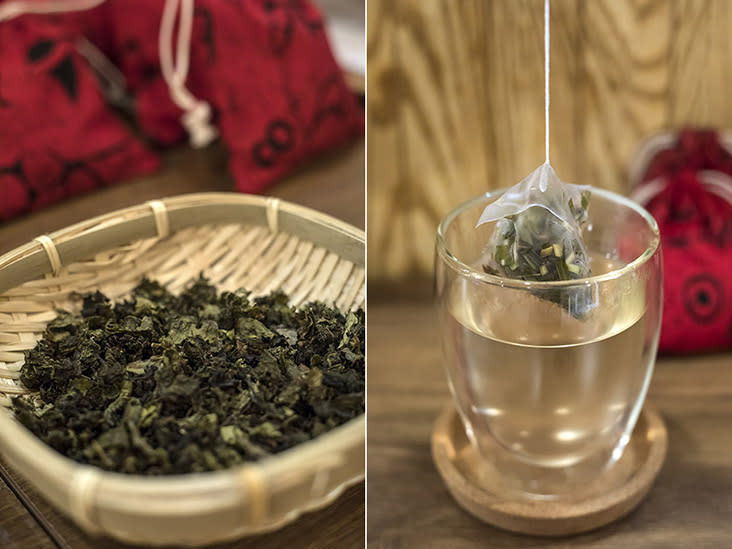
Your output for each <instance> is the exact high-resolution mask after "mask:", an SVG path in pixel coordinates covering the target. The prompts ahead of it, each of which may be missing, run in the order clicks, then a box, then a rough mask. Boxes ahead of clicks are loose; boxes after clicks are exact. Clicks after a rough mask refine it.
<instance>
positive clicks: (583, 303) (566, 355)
mask: <svg viewBox="0 0 732 549" xmlns="http://www.w3.org/2000/svg"><path fill="white" fill-rule="evenodd" d="M500 194H501V191H499V192H495V193H488V194H486V195H483V196H479V197H477V198H475V199H473V200H471V201H469V202H466V203H464V204H462V205H461V206H459V207H458V208H456V209H455V210H453V211H452V212H451V213H450V214H448V215H447V216H446V217H445V218H444V219H443V221H442V222H441V224H440V226H439V229H438V233H437V250H436V263H435V286H436V294H437V301H438V308H439V316H440V321H441V338H442V348H443V361H444V365H445V369H446V371H447V377H448V381H449V385H450V390H451V392H452V396H453V399H454V402H455V405H456V407H457V410H458V412H459V414H460V416H461V418H462V421H463V424H464V426H465V431H466V434H467V436H468V438H469V440H470V442H471V443H472V444H473V445H474V446H475V447H476V448H477V450H478V452H479V454H480V455H481V457H482V458H483V459H482V461H484V462H485V463H486V464H489V465H490V467H491V468H492V470H493V472H494V474H495V475H496V479H498V480H497V481H498V482H500V483H501V484H502V486H503V487H504V488H505V489H506V490H508V491H509V492H510V493H514V494H516V496H517V497H530V498H547V499H558V498H571V497H578V496H579V495H581V494H582V493H583V492H585V491H586V490H588V489H589V487H591V486H592V485H593V484H596V481H597V479H598V478H602V477H603V475H608V474H609V473H608V471H610V470H612V468H613V465H615V464H616V463H617V462H618V460H619V459H620V458H621V456H622V455H623V452H624V450H625V448H626V446H627V444H628V442H629V440H630V436H631V433H632V431H633V428H634V426H635V423H636V420H637V419H638V416H639V414H640V411H641V408H642V405H643V401H644V398H645V395H646V390H647V388H648V384H649V382H650V379H651V374H652V372H653V365H654V362H655V358H656V349H657V346H658V336H659V332H660V325H661V307H662V266H661V249H660V241H659V233H658V226H657V225H656V222H655V220H654V219H653V217H652V216H651V215H650V214H649V213H648V212H647V211H645V210H644V209H643V208H641V207H640V206H638V205H637V204H635V203H633V202H631V201H630V200H628V199H626V198H624V197H622V196H620V195H617V194H614V193H611V192H608V191H603V190H599V189H593V191H592V200H591V203H590V207H589V219H588V222H587V224H586V226H585V229H584V232H583V238H584V241H585V244H586V246H587V250H588V252H589V254H590V257H591V269H592V276H590V277H588V278H584V279H579V280H572V281H557V282H528V281H522V280H512V279H506V278H501V277H497V276H493V275H491V274H487V273H486V272H484V269H483V267H482V265H483V264H484V262H485V259H486V257H485V255H484V254H485V253H486V250H485V246H486V243H487V242H488V240H489V237H490V235H491V233H492V231H493V228H494V226H495V224H494V223H488V224H485V225H481V226H480V227H478V228H476V226H475V225H476V222H477V220H478V218H479V217H480V214H481V212H482V211H483V209H484V208H485V206H486V205H487V204H489V203H490V202H492V201H493V200H495V199H496V198H498V197H499V196H500Z"/></svg>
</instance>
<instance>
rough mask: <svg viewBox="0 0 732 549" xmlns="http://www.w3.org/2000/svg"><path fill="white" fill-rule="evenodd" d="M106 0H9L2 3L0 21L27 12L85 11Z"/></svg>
mask: <svg viewBox="0 0 732 549" xmlns="http://www.w3.org/2000/svg"><path fill="white" fill-rule="evenodd" d="M105 1H106V0H67V1H66V2H60V1H58V0H50V1H48V2H7V3H5V4H2V5H0V21H7V20H8V19H13V18H14V17H19V16H21V15H23V14H26V13H61V12H66V11H83V10H90V9H92V8H96V7H97V6H98V5H100V4H103V3H104V2H105Z"/></svg>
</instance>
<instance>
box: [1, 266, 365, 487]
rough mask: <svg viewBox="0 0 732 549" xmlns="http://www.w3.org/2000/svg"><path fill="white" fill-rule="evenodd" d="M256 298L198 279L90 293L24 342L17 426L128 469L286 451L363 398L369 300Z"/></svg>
mask: <svg viewBox="0 0 732 549" xmlns="http://www.w3.org/2000/svg"><path fill="white" fill-rule="evenodd" d="M287 303H288V297H287V295H285V294H284V293H282V292H274V293H272V294H270V295H268V296H265V297H260V298H256V299H250V297H249V293H248V292H246V291H244V290H238V291H236V292H222V293H221V294H218V293H217V292H216V288H215V287H213V286H212V285H210V284H209V283H208V282H207V281H206V280H205V279H204V278H202V277H201V278H199V279H198V280H197V281H195V283H194V284H192V285H191V286H190V287H189V288H188V289H186V290H185V291H184V292H183V293H182V294H180V295H178V296H176V295H173V294H171V293H169V292H168V291H167V290H166V289H165V288H164V287H162V286H161V285H159V284H158V283H156V282H154V281H151V280H147V279H145V280H143V281H142V282H141V283H140V284H139V285H138V286H137V287H136V288H135V289H134V290H133V291H132V293H131V296H130V297H129V298H128V299H126V300H124V301H121V302H118V303H111V302H110V301H109V300H108V299H107V298H106V297H105V296H104V295H103V294H102V293H100V292H94V293H90V294H87V295H85V296H83V303H82V307H81V316H80V317H75V316H74V315H71V314H70V313H68V312H65V311H59V315H58V317H57V318H56V319H54V320H53V321H52V322H50V323H49V325H48V327H47V329H46V332H45V334H44V337H43V339H41V340H40V341H39V342H38V344H37V345H36V347H34V348H33V349H31V350H30V351H27V352H26V356H25V364H24V366H23V368H22V370H21V381H22V382H23V383H24V385H25V386H26V387H27V388H29V389H32V390H34V391H38V397H39V398H28V397H18V398H16V399H14V401H13V406H14V410H15V416H16V418H17V419H18V421H20V422H21V423H22V424H23V425H25V426H26V427H27V428H28V429H29V430H31V431H32V432H33V433H35V434H36V435H37V436H38V437H39V438H41V439H42V440H43V441H45V442H46V443H47V444H49V445H50V446H52V447H53V448H55V449H56V450H58V451H59V452H61V453H63V454H64V455H66V456H68V457H70V458H71V459H74V460H76V461H79V462H81V463H87V464H91V465H96V466H98V467H101V468H103V469H106V470H110V471H118V472H122V473H134V474H151V475H162V474H174V473H188V472H199V471H212V470H218V469H223V468H226V467H231V466H234V465H236V464H239V463H243V462H246V461H253V460H257V459H261V458H263V457H266V456H268V455H270V454H273V453H277V452H281V451H283V450H286V449H287V448H290V447H292V446H294V445H296V444H299V443H301V442H304V441H307V440H310V439H311V438H313V437H316V436H318V435H319V434H321V433H323V432H325V431H327V430H329V429H332V428H333V427H336V426H338V425H340V424H342V423H344V422H345V421H348V420H349V419H351V418H354V417H356V416H357V415H359V414H362V413H363V411H364V391H365V382H364V377H365V376H364V372H365V360H364V321H365V317H364V312H363V310H359V311H354V312H351V313H348V315H346V316H344V315H343V314H342V313H340V312H339V311H337V310H336V309H334V308H331V307H328V306H326V305H324V304H323V303H309V304H307V305H304V306H303V307H301V308H300V309H294V308H291V307H289V306H288V305H287Z"/></svg>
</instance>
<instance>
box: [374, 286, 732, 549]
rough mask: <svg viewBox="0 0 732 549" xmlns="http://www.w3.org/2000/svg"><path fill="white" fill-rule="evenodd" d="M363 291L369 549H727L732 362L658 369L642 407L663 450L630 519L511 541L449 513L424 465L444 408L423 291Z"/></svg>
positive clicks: (432, 321) (673, 363)
mask: <svg viewBox="0 0 732 549" xmlns="http://www.w3.org/2000/svg"><path fill="white" fill-rule="evenodd" d="M368 291H369V302H368V315H369V316H368V350H367V356H368V368H369V373H368V397H367V402H368V404H367V407H368V438H367V445H368V450H367V459H368V496H367V507H368V526H367V537H368V545H369V547H379V548H384V549H386V548H412V547H419V548H432V547H435V548H445V549H447V548H450V549H453V548H454V549H467V548H472V547H476V548H477V547H481V548H484V547H490V548H517V547H521V548H538V547H551V548H564V547H572V548H579V547H587V548H603V549H617V548H623V549H636V548H637V549H641V548H642V549H656V548H658V549H661V548H663V549H667V548H687V547H689V548H693V549H702V548H704V549H706V548H726V547H732V398H731V397H732V354H725V353H722V354H711V355H705V356H694V357H688V358H673V359H671V358H663V359H660V360H659V361H658V362H657V365H656V369H655V373H654V375H653V380H652V383H651V387H650V391H649V397H648V399H649V401H650V402H651V403H653V405H655V406H656V408H657V409H658V410H659V411H660V412H661V415H662V416H663V419H664V421H665V423H666V427H667V429H668V435H669V449H668V455H667V457H666V461H665V463H664V466H663V469H662V470H661V473H660V475H659V477H658V478H657V479H656V483H655V484H654V486H653V488H652V489H651V492H650V494H649V495H648V497H647V498H646V500H645V501H644V502H643V503H641V505H640V506H639V507H638V508H637V509H636V510H635V511H634V512H632V513H631V514H630V515H629V516H627V517H626V518H624V519H621V520H620V521H619V522H617V523H615V524H612V525H609V526H606V527H604V528H601V529H598V530H596V531H594V532H590V533H588V534H584V535H580V536H576V537H572V538H561V539H547V538H536V537H529V536H521V535H515V534H510V533H507V532H504V531H501V530H498V529H496V528H493V527H491V526H488V525H486V524H484V523H482V522H480V521H479V520H478V519H476V518H473V516H471V515H469V514H468V513H467V512H465V511H463V510H462V509H461V508H460V507H458V505H457V504H456V503H455V502H454V501H453V499H452V498H451V496H450V494H449V493H448V491H447V489H446V488H445V486H444V485H443V483H442V480H441V478H440V476H439V475H438V473H437V471H436V469H435V467H434V465H433V463H432V458H431V456H430V432H431V429H432V424H433V422H434V420H435V419H436V418H437V415H438V413H439V412H440V410H441V408H442V407H443V405H444V404H445V402H446V401H447V400H448V399H449V396H448V389H447V383H446V380H445V374H444V372H443V369H442V365H441V362H440V349H439V340H438V338H437V335H438V334H437V325H436V324H437V322H436V313H435V310H434V308H433V305H432V302H431V298H430V295H429V294H430V288H429V284H425V285H423V286H419V285H415V284H412V285H410V286H409V287H401V288H391V289H389V290H388V291H386V290H385V289H384V288H375V287H374V286H372V285H369V289H368Z"/></svg>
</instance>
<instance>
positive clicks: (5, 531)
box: [0, 480, 55, 549]
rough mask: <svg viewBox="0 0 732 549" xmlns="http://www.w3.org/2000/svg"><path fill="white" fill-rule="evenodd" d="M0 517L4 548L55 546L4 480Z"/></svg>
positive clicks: (0, 487) (0, 538) (0, 540)
mask: <svg viewBox="0 0 732 549" xmlns="http://www.w3.org/2000/svg"><path fill="white" fill-rule="evenodd" d="M0 517H2V519H0V547H3V548H4V549H21V548H23V547H34V548H35V547H38V548H39V549H46V548H52V547H55V545H54V544H53V542H52V541H51V538H49V536H48V534H47V533H46V532H45V531H44V530H43V529H42V528H41V527H40V525H39V524H38V522H36V520H35V519H34V518H33V516H32V515H31V514H30V513H29V512H28V510H27V509H26V508H25V507H24V506H23V504H22V503H21V501H20V500H19V499H18V498H17V497H16V495H15V494H14V493H13V492H12V491H11V490H10V488H9V487H8V485H7V484H5V483H4V482H3V481H2V480H0Z"/></svg>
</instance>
